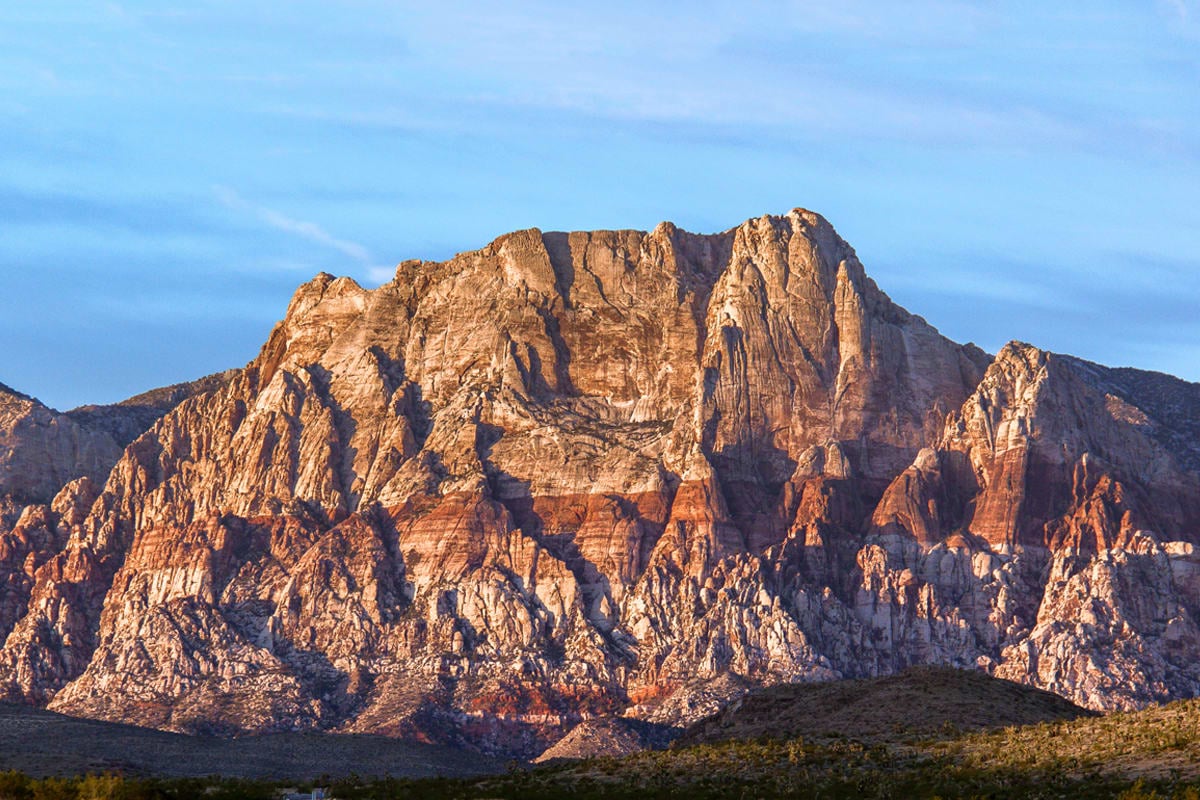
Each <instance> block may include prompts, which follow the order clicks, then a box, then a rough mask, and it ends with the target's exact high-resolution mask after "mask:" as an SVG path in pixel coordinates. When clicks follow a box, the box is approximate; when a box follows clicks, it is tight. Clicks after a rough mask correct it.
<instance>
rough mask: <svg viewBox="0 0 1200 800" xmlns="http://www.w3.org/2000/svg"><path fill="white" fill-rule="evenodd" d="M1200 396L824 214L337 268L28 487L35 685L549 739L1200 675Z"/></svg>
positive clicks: (281, 716) (165, 721)
mask: <svg viewBox="0 0 1200 800" xmlns="http://www.w3.org/2000/svg"><path fill="white" fill-rule="evenodd" d="M1198 412H1200V395H1198V387H1197V386H1195V385H1192V384H1186V383H1183V382H1182V381H1178V380H1175V379H1173V378H1169V377H1167V376H1159V375H1153V374H1150V373H1142V372H1138V371H1135V370H1112V369H1107V368H1104V367H1099V366H1096V365H1093V364H1089V363H1086V362H1083V361H1079V360H1077V359H1074V358H1070V357H1066V356H1058V355H1055V354H1050V353H1046V352H1043V351H1040V350H1038V349H1036V348H1034V347H1031V346H1028V345H1022V344H1015V343H1014V344H1012V345H1009V346H1007V347H1005V348H1004V349H1003V350H1002V351H1001V352H1000V353H999V354H997V355H996V357H995V358H990V357H988V356H987V355H985V354H984V353H982V352H981V351H980V350H978V349H977V348H975V347H974V346H971V345H966V346H963V345H958V344H955V343H954V342H951V341H949V340H947V339H945V338H944V337H942V336H940V335H939V334H938V333H937V331H935V330H934V329H933V328H932V327H930V326H929V325H928V324H927V323H925V321H924V320H922V319H921V318H920V317H916V316H913V315H911V314H909V313H908V312H906V311H904V310H903V309H901V308H899V307H897V306H896V305H895V304H893V303H892V302H891V301H890V300H889V299H888V298H887V297H886V295H884V294H883V293H882V292H881V291H880V290H879V289H878V288H877V287H876V286H875V284H874V283H873V282H872V281H871V280H870V279H869V278H867V277H866V275H865V273H864V271H863V267H862V265H861V264H860V263H859V261H858V259H857V257H856V256H855V254H854V251H853V250H852V249H851V248H850V246H849V245H847V244H846V243H845V242H844V241H842V240H841V239H840V238H839V237H838V236H837V234H836V233H835V232H834V230H833V228H832V227H831V226H830V225H829V223H828V222H826V221H825V220H824V219H822V218H821V217H820V216H818V215H816V214H813V213H811V212H808V211H803V210H796V211H793V212H791V213H790V214H787V215H785V216H780V217H763V218H761V219H756V220H750V221H748V222H746V223H744V224H742V225H740V226H738V227H736V228H733V229H731V230H729V231H726V232H724V233H719V234H714V235H704V236H702V235H696V234H691V233H687V232H684V231H681V230H679V229H677V228H675V227H674V226H671V225H670V224H667V223H664V224H662V225H660V226H659V227H658V228H656V229H655V230H654V231H652V232H649V233H644V232H637V231H598V232H591V233H570V234H562V233H545V234H543V233H541V232H539V231H537V230H529V231H521V232H517V233H513V234H510V235H507V236H504V237H501V238H500V239H497V240H496V241H495V242H493V243H492V244H490V245H488V246H487V247H485V248H483V249H481V250H478V251H473V252H469V253H463V254H461V255H459V256H456V257H455V258H453V259H451V260H449V261H446V262H441V263H431V262H417V261H408V262H404V263H402V264H401V265H400V266H399V268H398V269H397V272H396V276H395V279H394V280H392V281H391V282H389V283H387V284H385V285H383V286H381V287H379V288H378V289H374V290H367V289H363V288H362V287H360V286H358V285H357V284H355V283H354V282H353V281H351V280H349V279H346V278H333V277H331V276H328V275H320V276H318V277H317V278H316V279H314V280H313V281H311V282H309V283H308V284H305V285H304V286H302V287H301V288H300V289H299V291H298V292H297V293H296V295H295V297H294V298H293V299H292V302H291V304H290V305H289V307H288V310H287V314H286V316H285V318H284V319H283V321H282V322H280V323H279V324H278V325H277V326H276V328H275V329H274V331H273V332H272V334H271V336H270V338H269V339H268V341H267V343H266V344H265V345H264V347H263V349H262V351H261V353H260V354H259V355H258V357H257V358H256V359H255V360H254V361H252V362H251V363H250V364H249V365H247V366H246V368H245V369H243V370H240V371H238V372H236V373H235V374H233V375H232V376H231V377H230V378H229V379H228V380H226V381H224V382H222V383H221V384H220V385H219V386H217V387H214V388H213V389H212V390H211V391H207V392H203V393H200V394H196V395H194V396H191V397H189V398H187V399H185V400H183V401H182V402H181V403H180V404H179V405H178V406H176V407H175V408H174V409H173V410H172V411H170V412H169V413H167V414H166V415H165V416H164V417H162V418H161V419H160V420H158V421H157V422H156V423H154V425H153V426H152V427H151V428H150V430H148V431H147V432H146V433H145V434H144V435H142V436H140V437H139V438H138V439H136V440H135V441H133V442H132V443H131V444H130V445H129V447H127V448H126V449H125V451H124V454H123V455H122V456H121V458H120V460H119V461H118V462H117V463H116V465H115V466H114V468H113V469H112V471H111V473H110V474H109V475H108V477H107V481H106V482H105V483H104V484H103V486H102V487H100V486H80V485H79V484H78V483H75V484H68V486H67V488H66V489H64V490H63V491H62V492H60V493H59V494H58V496H57V497H56V498H55V500H54V503H53V504H52V505H51V506H48V507H45V506H38V507H31V508H33V509H34V510H33V511H30V510H29V509H25V510H23V511H21V512H20V514H23V515H24V517H25V519H24V520H23V521H22V522H18V523H16V525H15V527H11V526H10V530H9V531H8V532H7V533H5V534H4V538H3V539H0V564H2V565H3V567H2V568H3V569H4V570H5V574H6V575H8V576H9V577H8V579H7V580H8V584H7V588H6V591H7V595H6V596H5V601H4V605H3V607H2V608H0V610H2V611H3V615H2V616H0V634H2V635H3V636H5V637H6V639H5V641H4V646H3V649H0V679H2V681H3V687H4V692H5V693H6V694H7V696H8V697H10V698H13V699H21V700H24V701H26V702H33V703H41V704H49V705H50V707H51V708H54V709H57V710H61V711H64V712H69V713H72V714H78V715H85V716H93V717H97V718H103V719H112V720H123V721H135V722H138V723H139V724H144V725H150V726H155V727H161V728H165V729H170V730H177V731H212V732H241V731H271V730H281V729H308V728H320V729H336V730H342V731H360V732H377V733H386V734H390V735H399V736H412V737H418V738H423V739H427V740H432V741H437V742H443V743H450V744H468V745H470V746H473V747H477V748H481V749H483V750H486V751H491V752H503V753H507V754H515V755H522V756H533V755H536V754H537V753H539V752H541V751H542V750H544V749H545V747H546V745H547V744H549V743H550V742H553V741H555V740H557V739H558V738H559V737H561V736H562V735H563V733H565V732H566V731H567V730H569V729H570V728H571V727H573V726H574V725H575V724H576V723H578V722H579V721H580V720H581V719H588V718H591V717H601V716H612V715H620V714H625V715H628V716H634V717H638V718H641V719H644V720H647V721H650V722H655V723H660V724H669V725H679V724H686V723H689V722H692V721H695V720H696V719H699V718H701V717H703V716H706V715H707V714H709V713H712V711H713V710H715V709H716V708H718V707H719V706H720V704H721V703H723V702H725V701H727V700H728V699H729V698H730V697H733V696H736V695H737V694H739V693H740V692H741V691H742V690H743V687H745V686H748V685H761V684H772V683H780V682H782V683H790V682H804V681H818V680H826V679H831V678H839V677H863V676H872V675H881V674H888V673H891V672H894V671H897V670H899V669H902V668H904V667H906V666H908V665H911V664H952V665H957V666H964V667H979V668H981V669H984V670H986V671H988V672H991V673H994V674H996V675H1000V676H1004V677H1008V678H1011V679H1013V680H1018V681H1022V682H1026V683H1030V684H1032V685H1035V686H1039V687H1042V688H1046V689H1049V690H1051V691H1054V692H1057V693H1059V694H1062V695H1064V696H1066V697H1068V698H1070V699H1072V700H1074V701H1076V702H1078V703H1080V704H1083V705H1086V706H1088V707H1091V708H1124V707H1135V706H1139V705H1142V704H1146V703H1151V702H1157V701H1160V700H1164V699H1167V698H1170V697H1179V696H1190V695H1193V694H1196V693H1197V690H1198V688H1200V666H1198V665H1200V659H1197V655H1198V654H1200V633H1198V631H1197V627H1196V621H1197V618H1198V616H1197V615H1198V612H1200V557H1198V556H1197V555H1196V553H1195V545H1196V544H1197V537H1198V536H1200V525H1198V524H1197V523H1198V522H1200V519H1198V518H1200V476H1198V475H1197V461H1198V459H1200V455H1198V453H1200V443H1198V442H1197V439H1196V436H1195V430H1194V428H1195V422H1194V420H1195V419H1197V417H1198ZM10 517H12V515H10ZM3 548H7V549H3ZM4 553H8V554H9V555H7V556H6V555H3V554H4Z"/></svg>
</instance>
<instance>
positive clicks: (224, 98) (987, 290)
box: [0, 0, 1200, 409]
mask: <svg viewBox="0 0 1200 800" xmlns="http://www.w3.org/2000/svg"><path fill="white" fill-rule="evenodd" d="M167 5H168V4H165V3H161V2H154V3H150V2H147V3H135V2H118V3H92V2H78V1H77V0H72V2H55V1H54V0H43V1H42V2H38V3H5V4H3V6H2V7H0V279H2V280H0V382H3V383H6V384H8V385H10V386H12V387H13V388H16V389H18V390H20V391H23V392H25V393H28V394H32V395H34V396H36V397H38V398H40V399H41V400H43V401H44V402H46V403H47V404H49V405H51V406H53V407H56V408H60V409H67V408H71V407H73V406H76V405H80V404H83V403H103V402H113V401H117V400H119V399H122V398H124V397H127V396H129V395H132V394H135V393H137V392H140V391H143V390H146V389H149V388H152V387H155V386H161V385H165V384H169V383H174V382H178V381H183V380H189V379H192V378H196V377H199V376H201V375H204V374H207V373H210V372H214V371H218V370H222V369H226V368H229V367H235V366H241V365H243V364H245V363H246V362H247V361H249V360H250V359H251V358H253V357H254V355H255V354H256V352H257V351H258V348H259V347H260V346H261V345H262V343H263V341H264V340H265V339H266V336H267V334H268V332H269V331H270V328H271V326H272V325H273V324H274V322H275V321H276V320H278V319H279V318H280V317H281V316H282V315H283V312H284V310H285V309H286V307H287V302H288V299H289V298H290V296H291V294H292V292H293V291H294V289H295V287H296V286H297V285H298V284H300V283H301V282H303V281H305V280H308V279H309V278H311V277H312V276H313V275H315V274H316V273H317V272H320V271H326V272H331V273H333V274H337V275H350V276H352V277H354V278H355V279H357V280H359V281H360V282H361V283H363V284H364V285H369V286H374V285H378V284H379V283H381V282H383V281H385V280H388V279H390V277H391V275H392V273H393V269H394V265H395V264H396V263H398V262H400V261H402V260H405V259H408V258H424V259H438V260H440V259H444V258H448V257H450V256H451V255H453V254H454V253H456V252H460V251H464V250H472V249H476V248H478V247H481V246H483V245H485V244H486V243H487V242H489V241H491V240H492V239H494V238H495V237H496V236H498V235H500V234H502V233H505V232H507V231H510V230H516V229H520V228H528V227H538V228H541V229H543V230H580V229H585V230H591V229H601V228H609V229H611V228H640V229H650V228H653V227H654V226H655V225H656V224H657V223H658V222H659V221H662V220H671V221H673V222H675V223H676V224H678V225H679V226H680V227H683V228H686V229H688V230H692V231H697V232H703V233H708V232H713V231H719V230H725V229H728V228H731V227H734V226H736V225H737V224H739V223H740V222H741V221H743V220H745V219H747V218H750V217H757V216H761V215H762V214H766V213H773V214H779V213H785V212H786V211H788V210H789V209H791V208H793V207H797V206H802V207H805V208H810V209H812V210H815V211H818V212H820V213H821V214H823V215H824V216H825V217H826V218H828V219H829V220H830V221H831V222H832V223H833V225H834V226H835V227H836V228H837V229H838V231H839V233H841V235H842V236H843V237H844V238H845V239H847V241H849V242H850V243H851V244H852V245H853V246H854V247H855V250H856V251H857V253H858V255H859V257H860V259H861V260H862V261H863V263H864V264H865V266H866V268H867V271H868V273H869V274H870V275H871V276H872V277H873V278H874V279H875V280H876V282H877V283H878V284H879V285H880V287H881V288H883V290H884V291H886V292H887V293H888V294H890V295H891V297H892V298H893V299H894V300H896V301H897V302H899V303H900V304H901V305H903V306H905V307H906V308H908V309H909V310H910V311H913V312H914V313H918V314H920V315H922V316H923V317H925V318H926V319H927V320H929V321H930V322H931V323H932V324H933V325H935V326H936V327H938V328H939V329H940V330H941V331H942V332H943V333H944V334H946V335H947V336H949V337H951V338H953V339H955V340H957V341H964V342H965V341H973V342H975V343H976V344H978V345H980V346H981V347H983V348H984V349H986V350H989V351H992V352H994V351H995V350H997V349H998V348H999V347H1001V346H1002V345H1003V344H1004V343H1005V342H1006V341H1009V340H1011V339H1020V340H1023V341H1028V342H1031V343H1033V344H1036V345H1038V346H1040V347H1043V348H1046V349H1049V350H1054V351H1059V352H1068V353H1072V354H1075V355H1078V356H1081V357H1084V358H1088V359H1091V360H1094V361H1098V362H1101V363H1105V364H1110V365H1114V366H1138V367H1142V368H1145V369H1154V370H1161V371H1165V372H1170V373H1173V374H1176V375H1179V376H1181V377H1183V378H1186V379H1188V380H1192V381H1200V0H1136V1H1135V2H1112V1H1110V0H1095V1H1094V2H1087V3H1044V2H1036V3H1034V2H1028V3H1026V2H1004V3H995V2H979V3H969V2H951V1H950V0H909V1H908V2H902V3H901V2H861V1H857V0H846V1H844V2H838V3H830V2H827V1H826V0H822V1H821V2H791V3H788V2H776V3H755V2H736V3H710V2H705V1H704V0H691V1H690V2H687V3H683V2H678V3H677V2H667V3H647V2H636V3H625V2H609V3H570V2H562V1H561V0H559V2H544V3H543V2H512V3H503V4H499V3H478V4H471V3H458V2H439V3H397V2H371V1H370V0H364V1H363V2H337V3H334V2H322V3H315V2H304V1H303V0H300V1H299V2H291V3H286V4H284V3H263V2H257V1H256V0H238V2H205V0H195V1H194V2H190V3H187V4H182V3H180V4H177V8H176V9H175V10H170V9H168V8H167Z"/></svg>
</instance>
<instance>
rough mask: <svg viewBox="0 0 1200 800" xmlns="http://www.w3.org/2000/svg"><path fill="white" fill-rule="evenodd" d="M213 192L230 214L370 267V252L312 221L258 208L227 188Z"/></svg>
mask: <svg viewBox="0 0 1200 800" xmlns="http://www.w3.org/2000/svg"><path fill="white" fill-rule="evenodd" d="M213 193H214V194H216V196H217V199H218V200H220V201H221V203H222V204H223V205H225V207H227V208H229V209H232V210H233V211H240V212H245V213H248V214H251V215H253V216H254V217H256V218H257V219H258V220H259V221H260V222H263V223H265V224H266V225H269V226H270V227H272V228H274V229H275V230H278V231H283V232H284V233H288V234H291V235H293V236H296V237H299V238H301V239H305V240H307V241H309V242H313V243H315V244H319V245H323V246H325V247H329V248H331V249H333V250H337V251H338V252H340V253H343V254H345V255H347V256H349V257H350V258H353V259H354V260H355V261H357V262H359V263H360V264H362V265H363V266H365V267H371V266H373V259H372V258H371V253H370V252H369V251H368V250H367V248H366V247H364V246H362V245H361V244H359V243H358V242H352V241H350V240H348V239H339V238H338V237H336V236H334V235H333V234H331V233H330V232H329V231H327V230H325V229H324V228H322V227H321V226H320V225H318V224H317V223H315V222H305V221H304V220H299V219H294V218H293V217H289V216H288V215H287V214H284V213H283V212H281V211H276V210H275V209H273V208H267V207H266V206H260V205H257V204H255V203H251V202H250V201H249V200H247V199H245V198H244V197H242V196H241V195H240V194H238V193H237V192H236V191H234V190H233V189H231V188H229V187H228V186H214V187H213Z"/></svg>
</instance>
